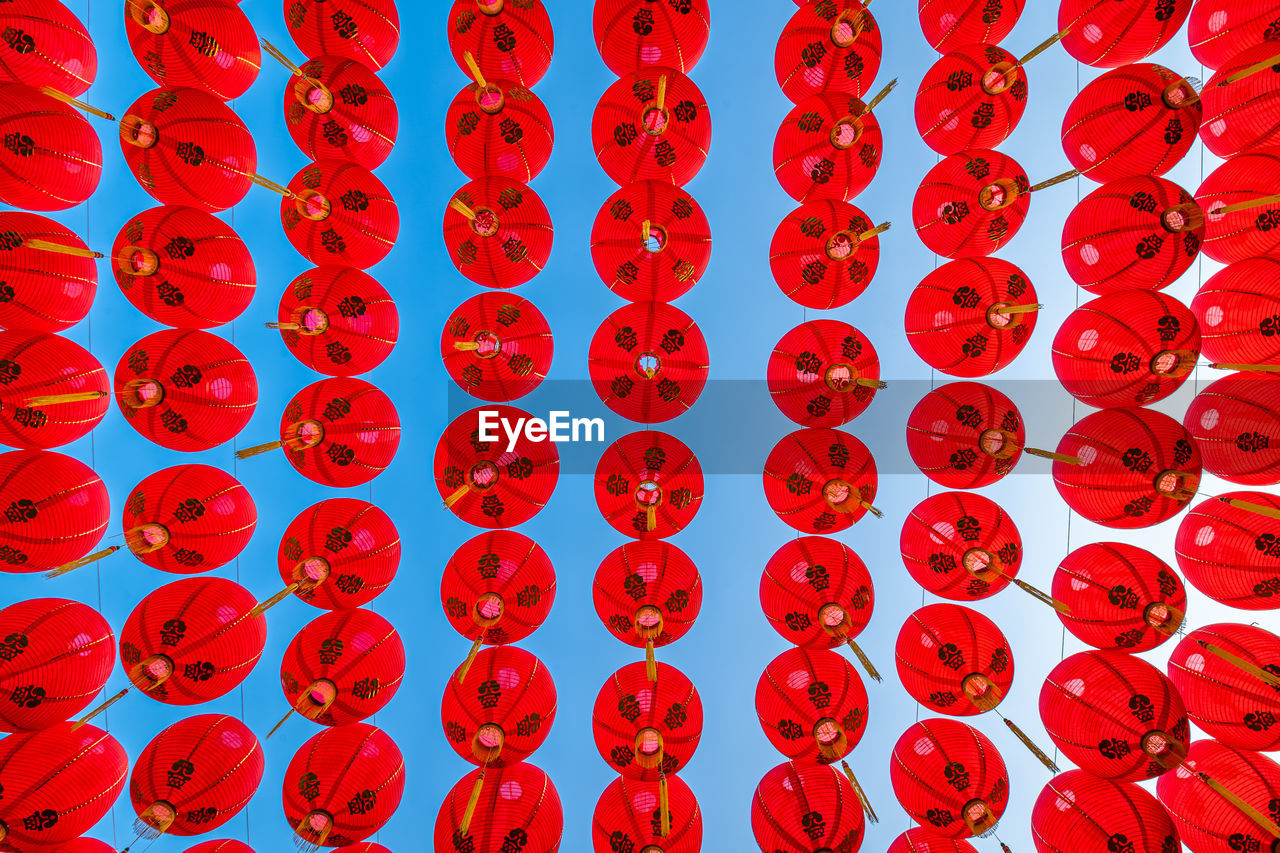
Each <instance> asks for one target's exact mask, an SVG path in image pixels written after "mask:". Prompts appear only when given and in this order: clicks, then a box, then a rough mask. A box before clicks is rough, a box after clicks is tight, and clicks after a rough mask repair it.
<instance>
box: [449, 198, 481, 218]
mask: <svg viewBox="0 0 1280 853" xmlns="http://www.w3.org/2000/svg"><path fill="white" fill-rule="evenodd" d="M449 207H451V208H453V210H455V211H457V212H458V213H460V214H462V215H463V216H465V217H466V218H467V219H475V218H476V212H475V211H474V210H472V209H471V208H470V207H468V206H467V205H466V204H464V203H463V202H462V201H461V200H459V199H457V198H451V199H449Z"/></svg>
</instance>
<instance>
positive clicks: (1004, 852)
mask: <svg viewBox="0 0 1280 853" xmlns="http://www.w3.org/2000/svg"><path fill="white" fill-rule="evenodd" d="M1000 850H1001V853H1013V851H1012V850H1010V849H1009V845H1008V844H1005V843H1004V842H1003V841H1001V842H1000Z"/></svg>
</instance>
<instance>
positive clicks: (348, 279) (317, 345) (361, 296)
mask: <svg viewBox="0 0 1280 853" xmlns="http://www.w3.org/2000/svg"><path fill="white" fill-rule="evenodd" d="M276 316H277V318H278V321H277V323H276V325H277V327H278V328H279V329H280V337H281V339H282V340H283V341H284V345H285V346H286V347H288V349H289V352H291V353H293V355H294V357H295V358H297V359H298V361H300V362H302V363H303V364H305V365H306V366H307V367H310V368H311V369H312V370H315V371H317V372H318V373H323V374H326V375H328V376H355V375H357V374H361V373H367V372H368V371H370V370H372V369H373V368H375V367H377V366H378V365H380V364H382V362H383V361H385V360H386V358H387V356H389V355H391V351H392V350H393V349H395V346H396V341H397V340H399V338H400V313H399V312H398V311H397V310H396V303H395V300H393V299H392V298H391V294H389V293H387V291H386V289H385V288H384V287H383V286H382V285H381V284H379V283H378V282H377V280H376V279H374V278H373V276H371V275H369V274H368V273H366V272H362V271H361V270H357V269H352V268H351V267H346V266H340V265H336V264H330V265H328V266H322V267H316V268H315V269H313V270H309V271H308V272H305V273H303V274H302V275H300V276H298V277H297V278H295V279H294V280H293V282H292V283H291V284H290V285H289V287H287V288H286V289H285V291H284V293H283V294H281V296H280V307H279V309H278V311H277V313H276ZM294 327H296V328H294Z"/></svg>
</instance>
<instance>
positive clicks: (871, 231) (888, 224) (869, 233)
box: [858, 222, 893, 243]
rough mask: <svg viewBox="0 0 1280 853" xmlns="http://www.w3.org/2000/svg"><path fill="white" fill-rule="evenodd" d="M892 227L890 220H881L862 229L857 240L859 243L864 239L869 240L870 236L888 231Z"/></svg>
mask: <svg viewBox="0 0 1280 853" xmlns="http://www.w3.org/2000/svg"><path fill="white" fill-rule="evenodd" d="M892 227H893V223H892V222H881V223H880V224H879V225H877V226H876V227H875V228H870V229H868V230H866V231H863V232H862V233H861V234H859V235H858V242H859V243H861V242H863V241H864V240H870V239H871V238H872V237H874V236H876V235H877V234H883V233H884V232H886V231H888V230H889V229H890V228H892Z"/></svg>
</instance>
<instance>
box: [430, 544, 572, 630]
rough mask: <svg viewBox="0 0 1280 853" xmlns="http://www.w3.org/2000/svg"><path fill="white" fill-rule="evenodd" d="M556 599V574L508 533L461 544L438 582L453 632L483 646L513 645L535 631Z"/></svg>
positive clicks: (533, 548) (543, 557)
mask: <svg viewBox="0 0 1280 853" xmlns="http://www.w3.org/2000/svg"><path fill="white" fill-rule="evenodd" d="M555 599H556V570H555V567H554V566H552V565H551V559H550V558H549V557H548V556H547V553H546V552H545V551H543V550H542V549H541V548H539V547H538V545H537V543H535V542H534V541H533V540H532V539H530V538H529V537H527V536H524V535H521V534H519V533H516V532H515V531H512V530H495V531H493V532H491V533H481V534H480V535H479V536H476V537H473V538H472V539H469V540H467V541H466V542H464V543H463V544H462V545H461V547H459V548H458V550H457V551H455V552H454V553H453V556H452V557H450V558H449V562H448V563H447V564H445V567H444V575H443V576H442V577H441V578H440V603H441V604H442V605H443V606H444V614H445V617H446V618H447V619H448V620H449V624H450V625H452V626H453V629H454V630H455V631H457V632H458V633H459V634H461V635H462V636H464V637H466V638H467V639H468V640H472V641H474V645H473V646H472V648H473V650H474V651H475V652H478V651H479V650H480V646H481V645H482V644H485V643H487V644H489V645H506V644H507V643H517V642H519V641H520V640H523V639H525V638H526V637H528V636H529V635H530V634H532V633H533V632H534V631H536V630H537V629H538V628H539V627H540V626H541V625H542V623H543V622H544V621H545V620H546V618H547V615H548V614H549V613H550V612H551V605H552V603H553V602H554V601H555Z"/></svg>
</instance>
